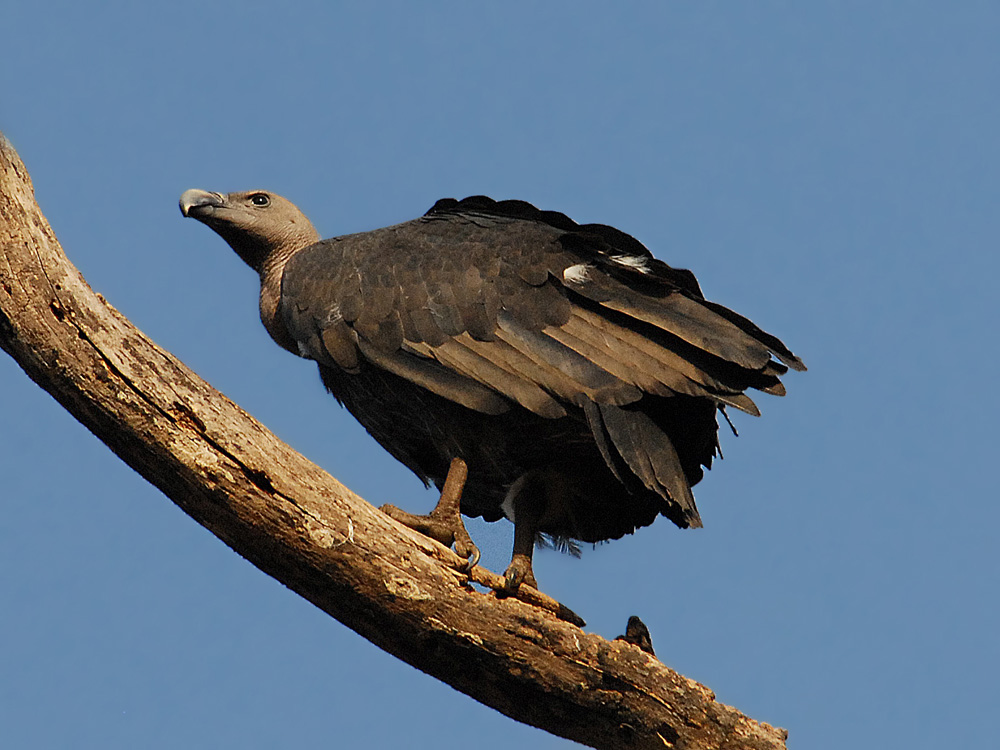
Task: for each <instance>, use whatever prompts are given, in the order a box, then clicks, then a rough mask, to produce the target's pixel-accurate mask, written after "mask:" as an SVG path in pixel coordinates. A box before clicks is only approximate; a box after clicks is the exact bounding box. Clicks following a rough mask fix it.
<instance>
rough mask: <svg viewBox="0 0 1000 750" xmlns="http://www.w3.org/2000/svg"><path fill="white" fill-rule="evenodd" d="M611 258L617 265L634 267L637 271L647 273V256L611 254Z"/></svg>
mask: <svg viewBox="0 0 1000 750" xmlns="http://www.w3.org/2000/svg"><path fill="white" fill-rule="evenodd" d="M611 260H612V262H614V263H617V264H618V265H619V266H628V267H629V268H634V269H635V270H636V271H638V272H639V273H649V258H646V257H644V256H642V255H612V256H611Z"/></svg>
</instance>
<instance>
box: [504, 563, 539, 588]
mask: <svg viewBox="0 0 1000 750" xmlns="http://www.w3.org/2000/svg"><path fill="white" fill-rule="evenodd" d="M521 584H526V585H528V586H531V587H532V588H535V589H537V588H538V583H536V582H535V574H534V573H533V572H532V570H531V560H529V559H528V558H527V557H525V556H524V555H514V559H513V560H511V561H510V565H508V566H507V572H506V573H504V585H503V593H504V594H507V595H513V594H516V593H517V590H518V589H519V588H521Z"/></svg>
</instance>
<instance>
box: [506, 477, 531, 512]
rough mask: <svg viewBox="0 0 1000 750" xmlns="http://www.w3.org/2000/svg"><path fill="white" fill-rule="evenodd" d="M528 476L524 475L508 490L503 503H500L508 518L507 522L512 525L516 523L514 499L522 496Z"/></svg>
mask: <svg viewBox="0 0 1000 750" xmlns="http://www.w3.org/2000/svg"><path fill="white" fill-rule="evenodd" d="M527 478H528V475H527V474H522V475H521V476H519V477H518V478H517V479H515V480H514V483H513V484H512V485H511V486H510V488H509V489H508V490H507V494H506V495H504V498H503V502H502V503H500V509H501V510H502V511H503V514H504V515H505V516H507V520H508V521H510V522H511V523H513V522H514V498H515V497H517V496H518V495H520V494H521V490H523V489H524V483H525V481H526V480H527Z"/></svg>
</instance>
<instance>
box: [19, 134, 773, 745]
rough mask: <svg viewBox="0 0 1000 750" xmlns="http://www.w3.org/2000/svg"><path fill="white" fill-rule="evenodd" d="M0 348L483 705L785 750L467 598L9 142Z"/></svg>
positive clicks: (88, 420)
mask: <svg viewBox="0 0 1000 750" xmlns="http://www.w3.org/2000/svg"><path fill="white" fill-rule="evenodd" d="M0 347H2V348H3V349H4V350H5V351H6V352H7V353H8V354H10V355H11V356H12V357H13V358H14V359H15V360H16V361H17V362H18V363H19V364H20V366H21V367H22V368H23V369H24V371H25V372H26V373H27V374H28V376H29V377H30V378H32V380H34V381H35V382H36V383H37V384H38V385H39V386H41V387H42V388H44V389H45V390H46V391H48V392H49V393H50V394H51V395H52V396H53V397H54V398H56V399H57V400H58V401H59V402H60V403H61V404H62V405H63V406H64V407H65V408H66V409H67V410H69V411H70V412H71V413H72V414H73V415H74V417H76V418H77V419H78V420H79V421H80V422H81V423H82V424H84V425H85V426H86V427H87V428H88V429H89V430H91V431H92V432H93V433H94V434H95V435H96V436H97V437H98V438H100V439H101V440H102V441H103V442H104V443H105V444H107V445H108V447H110V448H111V449H112V450H113V451H114V452H115V453H116V454H117V455H118V456H119V457H120V458H121V459H122V460H123V461H125V462H126V463H127V464H128V465H129V466H131V467H132V468H134V469H135V470H136V471H138V472H139V473H140V474H142V475H143V476H144V477H145V478H146V479H147V480H149V481H150V482H152V483H153V484H154V485H156V486H157V487H158V488H159V489H160V490H162V491H163V493H164V494H165V495H167V497H169V498H170V499H171V500H173V502H175V503H176V504H177V505H179V506H180V507H181V508H182V509H183V510H184V511H185V512H186V513H187V514H188V515H190V516H191V517H192V518H193V519H194V520H195V521H197V522H198V523H200V524H202V525H203V526H205V527H206V528H208V529H209V530H210V531H211V532H212V533H213V534H215V535H216V536H218V537H219V538H220V539H222V540H223V541H224V542H225V543H226V544H228V545H229V546H230V547H231V548H232V549H234V550H235V551H236V552H238V553H239V554H240V555H242V556H243V557H245V558H246V559H247V560H249V561H250V562H252V563H253V564H254V565H256V566H257V567H258V568H260V569H261V570H262V571H264V572H265V573H267V574H268V575H270V576H273V577H274V578H276V579H277V580H279V581H281V582H282V583H283V584H285V585H286V586H288V587H290V588H291V589H293V590H294V591H296V592H298V593H299V594H300V595H301V596H303V597H305V598H306V599H308V600H309V601H311V602H312V603H314V604H315V605H316V606H317V607H319V608H321V609H322V610H324V611H325V612H327V613H329V614H330V615H331V616H332V617H335V618H336V619H338V620H339V621H341V622H342V623H344V624H345V625H347V626H348V627H350V628H352V629H353V630H355V631H356V632H358V633H359V634H360V635H362V636H363V637H364V638H367V639H368V640H370V641H371V642H373V643H375V644H376V645H378V646H379V647H381V648H382V649H384V650H385V651H388V652H389V653H391V654H393V655H395V656H397V657H399V658H400V659H403V660H404V661H406V662H407V663H409V664H411V665H413V666H415V667H417V668H418V669H420V670H422V671H424V672H427V673H428V674H430V675H432V676H434V677H436V678H438V679H440V680H443V681H444V682H446V683H448V684H449V685H452V686H453V687H455V688H456V689H457V690H460V691H462V692H463V693H466V694H467V695H469V696H471V697H473V698H475V699H476V700H478V701H480V702H482V703H484V704H486V705H488V706H491V707H493V708H495V709H496V710H498V711H501V712H502V713H504V714H506V715H508V716H510V717H512V718H514V719H516V720H518V721H522V722H524V723H527V724H531V725H533V726H536V727H539V728H541V729H544V730H546V731H549V732H551V733H553V734H556V735H559V736H562V737H567V738H569V739H572V740H576V741H578V742H580V743H583V744H585V745H589V746H591V747H595V748H663V747H678V748H680V747H682V748H686V749H688V750H695V749H700V748H706V749H707V748H727V749H732V750H735V749H737V748H747V749H750V748H753V749H755V750H756V749H763V748H783V747H784V739H785V734H786V733H785V732H784V730H781V729H777V728H774V727H771V726H769V725H767V724H761V723H757V722H755V721H753V720H752V719H750V718H748V717H746V716H743V715H742V714H740V713H739V712H738V711H736V710H735V709H733V708H731V707H729V706H726V705H723V704H721V703H718V702H716V701H715V699H714V696H713V694H712V692H711V691H710V690H709V689H708V688H706V687H704V686H702V685H700V684H698V683H696V682H694V681H692V680H689V679H687V678H685V677H683V676H682V675H679V674H677V673H676V672H674V671H672V670H670V669H668V668H667V667H666V666H664V665H663V664H661V663H660V662H659V661H657V660H656V659H655V658H653V657H652V656H650V655H649V654H646V653H645V652H643V651H641V650H640V649H639V648H638V647H636V646H633V645H630V644H628V643H626V642H624V641H612V642H609V641H606V640H605V639H603V638H601V637H599V636H596V635H592V634H589V633H586V632H584V631H583V630H581V629H580V628H578V627H576V626H575V625H572V624H570V623H567V622H564V621H562V620H560V619H558V618H557V617H555V616H554V615H552V614H551V613H549V612H548V611H546V610H544V609H541V608H538V607H535V606H531V605H529V604H526V603H524V602H522V601H518V600H516V599H497V598H496V597H494V596H492V595H490V594H483V593H480V592H478V591H475V590H473V589H471V588H470V587H468V586H467V579H466V577H465V576H464V575H463V574H461V573H459V572H458V570H457V569H456V568H457V567H458V565H459V564H460V560H459V558H458V557H457V556H455V555H454V554H453V553H452V552H451V551H450V550H447V549H446V548H444V547H443V546H442V545H440V544H438V543H437V542H434V541H432V540H429V539H426V538H423V537H421V536H420V535H418V534H416V533H414V532H412V531H410V530H409V529H407V528H405V527H403V526H401V525H400V524H397V523H395V522H394V521H392V520H391V519H390V518H388V517H387V516H385V515H384V514H382V513H380V512H379V511H377V510H376V509H375V508H373V507H372V506H370V505H369V504H368V503H366V502H365V501H364V500H363V499H361V498H360V497H358V496H357V495H355V494H354V493H352V492H350V491H349V490H348V489H346V488H345V487H343V486H342V485H341V484H340V483H339V482H337V481H336V480H335V479H334V478H332V477H331V476H329V475H328V474H326V473H325V472H324V471H323V470H322V469H320V468H319V467H317V466H316V465H315V464H312V463H311V462H309V461H307V460H306V459H305V458H303V457H302V456H300V455H299V454H297V453H296V452H295V451H293V450H292V449H290V448H289V447H288V446H286V445H285V444H283V443H282V442H281V441H279V440H278V439H277V438H276V437H275V436H274V435H272V434H271V433H270V432H269V431H268V430H267V429H266V428H265V427H264V426H262V425H261V424H259V423H258V422H257V421H255V420H254V419H253V418H252V417H250V416H249V415H248V414H246V413H245V412H244V411H242V410H241V409H240V408H239V407H238V406H237V405H236V404H234V403H232V402H231V401H230V400H229V399H227V398H226V397H225V396H224V395H222V394H221V393H219V392H218V391H216V390H214V389H213V388H211V387H210V386H209V385H208V384H207V383H205V382H204V381H203V380H201V379H200V378H199V377H198V376H197V375H195V374H194V373H193V372H191V371H190V370H188V369H187V368H186V367H185V366H184V365H183V364H182V363H181V362H179V361H178V360H177V359H175V358H174V357H173V356H171V355H170V353H169V352H166V351H164V350H163V349H161V348H160V347H158V346H156V344H154V343H153V342H152V341H150V340H149V339H148V338H147V337H146V336H145V335H144V334H143V333H142V332H141V331H139V330H138V329H136V328H135V327H134V326H133V325H131V323H129V321H128V320H126V319H125V318H124V317H123V316H122V315H121V314H120V313H118V312H117V311H116V310H115V309H114V308H113V307H111V305H109V304H108V303H107V302H106V301H105V300H104V299H103V298H101V297H100V296H99V295H96V294H95V293H94V292H93V291H92V290H91V289H90V287H89V286H88V285H87V283H86V281H85V280H84V279H83V277H82V276H81V275H80V274H79V272H78V271H77V270H76V269H75V268H74V267H73V266H72V264H70V263H69V261H68V260H67V259H66V257H65V255H64V254H63V252H62V249H61V248H60V246H59V243H58V242H57V240H56V238H55V236H54V234H53V232H52V230H51V228H50V227H49V225H48V223H47V222H46V220H45V218H44V216H43V215H42V213H41V210H40V209H39V208H38V206H37V204H36V202H35V199H34V192H33V189H32V186H31V181H30V178H29V176H28V173H27V171H26V169H25V167H24V165H23V164H22V163H21V161H20V159H19V158H18V156H17V154H16V153H15V152H14V151H13V149H12V148H11V147H10V146H9V144H7V142H6V141H5V140H3V139H2V136H0ZM318 397H319V396H318ZM40 461H44V456H42V457H40ZM484 573H485V571H484Z"/></svg>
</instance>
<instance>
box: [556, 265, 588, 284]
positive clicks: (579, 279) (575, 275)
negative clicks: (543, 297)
mask: <svg viewBox="0 0 1000 750" xmlns="http://www.w3.org/2000/svg"><path fill="white" fill-rule="evenodd" d="M592 267H593V266H591V265H590V264H589V263H577V264H576V265H575V266H570V267H569V268H567V269H566V270H565V271H563V279H564V280H566V281H568V282H569V283H570V284H582V283H584V282H585V281H586V280H587V274H588V273H589V272H590V269H591V268H592Z"/></svg>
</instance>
